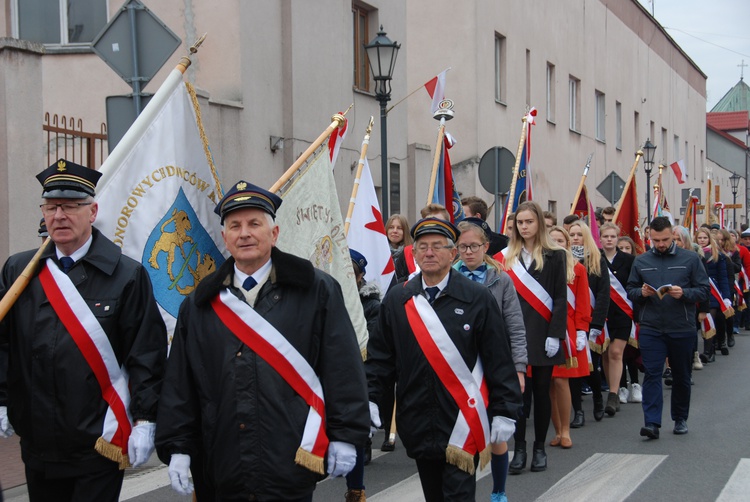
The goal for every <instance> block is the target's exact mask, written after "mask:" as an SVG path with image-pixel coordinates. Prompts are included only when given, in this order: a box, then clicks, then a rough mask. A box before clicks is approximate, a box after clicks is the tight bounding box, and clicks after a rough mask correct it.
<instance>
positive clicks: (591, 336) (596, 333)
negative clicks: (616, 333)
mask: <svg viewBox="0 0 750 502" xmlns="http://www.w3.org/2000/svg"><path fill="white" fill-rule="evenodd" d="M601 334H602V330H600V329H596V328H591V329H590V330H589V341H590V342H594V343H596V339H597V338H599V335H601Z"/></svg>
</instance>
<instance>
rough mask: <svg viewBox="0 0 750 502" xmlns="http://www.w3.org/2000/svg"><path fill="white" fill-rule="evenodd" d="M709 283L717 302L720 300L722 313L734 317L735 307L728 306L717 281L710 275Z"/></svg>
mask: <svg viewBox="0 0 750 502" xmlns="http://www.w3.org/2000/svg"><path fill="white" fill-rule="evenodd" d="M708 283H709V284H710V285H711V295H712V296H713V297H714V299H715V300H716V301H717V302H719V309H721V313H722V314H724V317H732V316H733V315H734V309H733V308H732V307H727V306H726V304H725V303H724V298H722V296H721V292H720V291H719V288H718V287H716V283H715V282H714V280H713V279H711V278H710V277H709V278H708Z"/></svg>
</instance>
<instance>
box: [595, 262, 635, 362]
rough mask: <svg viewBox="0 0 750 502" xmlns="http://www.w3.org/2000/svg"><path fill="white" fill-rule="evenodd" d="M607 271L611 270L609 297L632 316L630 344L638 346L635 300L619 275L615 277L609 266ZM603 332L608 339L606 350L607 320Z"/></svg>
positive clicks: (626, 313)
mask: <svg viewBox="0 0 750 502" xmlns="http://www.w3.org/2000/svg"><path fill="white" fill-rule="evenodd" d="M607 272H609V299H610V301H612V302H614V303H615V305H617V307H618V308H619V309H620V310H622V311H623V312H624V313H625V315H627V316H628V317H629V318H630V321H631V322H630V338H629V340H628V344H629V345H632V346H633V347H636V348H637V347H638V330H637V328H636V325H635V322H634V321H635V319H633V302H631V301H630V298H628V293H627V292H626V291H625V288H624V287H622V284H621V283H620V281H619V280H618V279H617V277H615V274H613V273H612V271H611V270H610V269H609V267H607ZM603 332H604V336H605V340H606V341H605V342H604V349H605V350H606V346H607V345H609V327H608V326H607V323H606V322H605V323H604V330H603Z"/></svg>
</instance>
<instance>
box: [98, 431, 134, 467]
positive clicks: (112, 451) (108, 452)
mask: <svg viewBox="0 0 750 502" xmlns="http://www.w3.org/2000/svg"><path fill="white" fill-rule="evenodd" d="M94 449H95V450H96V452H97V453H99V455H101V456H103V457H104V458H108V459H110V460H111V461H113V462H117V464H118V466H119V468H120V470H121V471H122V470H124V469H125V468H127V467H130V459H128V454H127V453H123V451H122V448H120V447H119V446H115V445H113V444H112V443H110V442H109V441H107V440H106V439H104V438H102V437H100V438H99V439H97V440H96V444H95V445H94Z"/></svg>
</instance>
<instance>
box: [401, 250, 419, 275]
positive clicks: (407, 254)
mask: <svg viewBox="0 0 750 502" xmlns="http://www.w3.org/2000/svg"><path fill="white" fill-rule="evenodd" d="M404 263H406V269H407V270H408V271H409V279H411V278H413V277H414V276H415V275H417V274H418V273H419V265H417V260H415V259H414V246H404Z"/></svg>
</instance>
